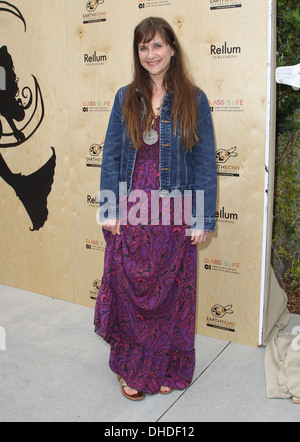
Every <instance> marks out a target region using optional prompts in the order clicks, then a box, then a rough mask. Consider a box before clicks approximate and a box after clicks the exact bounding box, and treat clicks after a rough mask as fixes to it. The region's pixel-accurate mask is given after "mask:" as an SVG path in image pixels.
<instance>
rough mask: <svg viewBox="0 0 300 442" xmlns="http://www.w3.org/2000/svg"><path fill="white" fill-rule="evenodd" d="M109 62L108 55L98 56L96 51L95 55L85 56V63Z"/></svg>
mask: <svg viewBox="0 0 300 442" xmlns="http://www.w3.org/2000/svg"><path fill="white" fill-rule="evenodd" d="M106 61H107V55H103V54H102V55H97V51H94V53H93V55H89V54H84V62H85V63H89V64H90V63H105V62H106Z"/></svg>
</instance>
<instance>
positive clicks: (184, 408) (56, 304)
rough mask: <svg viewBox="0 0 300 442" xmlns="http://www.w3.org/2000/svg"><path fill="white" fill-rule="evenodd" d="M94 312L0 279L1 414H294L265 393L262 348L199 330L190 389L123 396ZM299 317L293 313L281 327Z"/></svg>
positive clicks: (54, 417) (75, 417)
mask: <svg viewBox="0 0 300 442" xmlns="http://www.w3.org/2000/svg"><path fill="white" fill-rule="evenodd" d="M93 316H94V312H93V310H92V309H89V308H87V307H82V306H79V305H75V304H71V303H67V302H64V301H60V300H56V299H51V298H47V297H44V296H41V295H37V294H34V293H29V292H24V291H22V290H18V289H13V288H9V287H4V286H1V285H0V333H1V332H2V337H3V331H4V330H5V334H6V350H5V351H3V350H0V422H147V423H149V422H150V423H151V422H159V423H165V422H169V423H171V422H181V423H183V422H227V421H230V422H278V421H280V422H299V421H300V406H299V405H295V404H293V403H292V400H291V399H289V400H286V399H276V400H274V399H272V400H270V399H267V398H266V387H265V373H264V352H265V350H264V349H263V348H259V349H253V348H249V347H244V346H242V345H237V344H232V343H229V342H224V341H219V340H216V339H211V338H207V337H203V336H197V338H196V350H197V366H196V372H195V377H194V381H193V384H192V385H191V387H190V388H189V389H187V390H186V391H184V392H179V391H176V392H174V393H172V394H171V395H168V396H162V395H156V396H150V395H147V397H146V399H145V400H144V401H142V402H138V403H134V402H131V401H128V400H127V399H125V398H124V397H123V396H122V395H121V392H120V390H119V384H118V382H117V379H116V376H115V375H114V374H113V373H112V372H111V371H110V369H109V368H108V357H109V347H108V345H107V344H106V343H105V342H103V341H102V340H101V338H99V337H98V336H96V335H95V334H94V331H93ZM299 325H300V316H298V315H292V319H291V322H290V324H289V326H288V328H287V331H291V330H292V329H293V327H295V326H299ZM2 341H3V339H2ZM0 346H1V340H0ZM2 346H3V342H2Z"/></svg>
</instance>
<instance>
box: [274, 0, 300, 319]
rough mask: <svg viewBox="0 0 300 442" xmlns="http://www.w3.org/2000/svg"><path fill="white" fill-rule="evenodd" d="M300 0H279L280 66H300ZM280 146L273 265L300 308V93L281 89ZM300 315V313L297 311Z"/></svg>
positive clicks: (278, 94) (277, 154)
mask: <svg viewBox="0 0 300 442" xmlns="http://www.w3.org/2000/svg"><path fill="white" fill-rule="evenodd" d="M299 29H300V8H299V1H298V0H278V32H277V36H278V42H277V43H278V45H277V51H278V52H277V66H293V65H296V64H298V63H299V62H300V38H299ZM276 130H277V142H276V172H275V202H274V229H273V245H272V246H273V256H272V264H273V267H274V269H275V273H276V275H277V277H278V279H279V281H280V283H281V285H282V286H283V288H284V289H285V291H286V293H287V294H288V296H289V298H293V299H294V300H295V298H297V299H298V301H299V302H298V305H299V306H300V292H299V290H300V282H299V281H300V251H299V239H300V238H299V236H300V226H299V218H300V204H299V194H300V182H299V174H300V172H299V170H300V169H299V163H300V161H299V160H300V91H295V90H294V89H293V88H291V87H289V86H284V85H278V86H277V128H276ZM297 313H299V314H300V309H299V311H297Z"/></svg>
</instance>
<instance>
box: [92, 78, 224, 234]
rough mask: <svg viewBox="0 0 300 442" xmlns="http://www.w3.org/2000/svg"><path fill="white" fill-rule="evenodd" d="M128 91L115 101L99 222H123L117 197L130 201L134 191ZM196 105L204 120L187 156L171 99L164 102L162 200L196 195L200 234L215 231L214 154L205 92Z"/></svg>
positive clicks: (134, 152) (134, 153)
mask: <svg viewBox="0 0 300 442" xmlns="http://www.w3.org/2000/svg"><path fill="white" fill-rule="evenodd" d="M126 89H127V87H123V88H121V89H120V90H119V91H118V92H117V95H116V97H115V102H114V105H113V109H112V112H111V116H110V121H109V125H108V129H107V134H106V139H105V143H104V148H103V161H102V171H101V186H100V220H101V221H104V220H105V219H116V218H119V216H120V213H119V195H122V196H125V197H126V196H128V195H129V194H130V191H131V186H132V177H133V171H134V166H135V161H136V156H137V150H136V149H135V148H134V146H133V143H132V142H131V140H130V138H129V135H128V132H127V130H126V127H125V123H124V118H123V103H124V96H125V92H126ZM198 104H199V111H200V114H199V115H200V117H199V119H198V123H197V124H198V133H199V134H200V140H199V142H198V143H197V144H196V145H195V146H194V148H193V150H192V151H189V150H185V149H184V147H183V143H182V138H181V135H180V129H179V127H178V128H177V131H176V135H175V133H174V128H173V122H172V118H171V112H172V93H170V94H165V96H164V99H163V104H162V109H161V118H160V164H159V168H160V169H159V170H160V189H159V194H160V196H161V197H164V196H169V195H170V194H171V193H172V192H173V191H179V192H180V194H181V195H182V196H184V193H185V192H186V193H190V194H192V195H193V211H192V213H193V218H192V220H191V222H190V226H191V229H193V228H197V229H198V228H199V226H200V225H201V226H202V228H200V230H207V231H215V226H216V222H215V213H216V199H217V167H216V150H215V139H214V131H213V124H212V118H211V111H210V107H209V104H208V100H207V97H206V95H205V93H204V92H201V95H200V96H199V100H198ZM197 191H202V192H197ZM173 194H174V192H173ZM198 194H200V195H204V213H200V212H201V211H200V212H199V210H197V202H198V203H199V201H201V197H200V198H199V199H198V197H197V195H198ZM112 196H115V198H113V197H112ZM172 196H173V195H172ZM200 205H201V203H200ZM198 206H199V204H198ZM198 209H199V207H198Z"/></svg>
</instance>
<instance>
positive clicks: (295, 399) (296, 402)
mask: <svg viewBox="0 0 300 442" xmlns="http://www.w3.org/2000/svg"><path fill="white" fill-rule="evenodd" d="M293 402H294V404H300V398H298V397H295V396H294V397H293Z"/></svg>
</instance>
